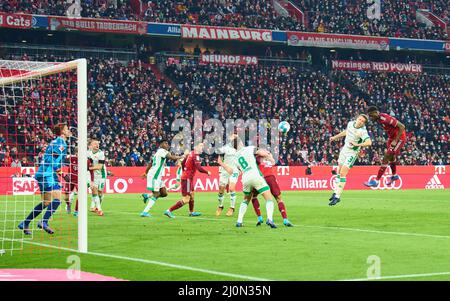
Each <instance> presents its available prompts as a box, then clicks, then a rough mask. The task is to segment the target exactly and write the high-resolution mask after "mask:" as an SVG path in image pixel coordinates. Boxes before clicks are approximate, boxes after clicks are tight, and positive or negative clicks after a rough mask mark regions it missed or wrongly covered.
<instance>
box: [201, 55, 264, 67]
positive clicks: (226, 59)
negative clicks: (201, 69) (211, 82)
mask: <svg viewBox="0 0 450 301" xmlns="http://www.w3.org/2000/svg"><path fill="white" fill-rule="evenodd" d="M200 64H203V65H206V64H219V65H258V58H257V57H256V56H246V55H225V54H202V55H201V56H200Z"/></svg>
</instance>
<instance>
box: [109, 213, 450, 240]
mask: <svg viewBox="0 0 450 301" xmlns="http://www.w3.org/2000/svg"><path fill="white" fill-rule="evenodd" d="M113 213H117V214H129V215H136V216H138V217H139V214H136V213H132V212H118V211H113ZM150 218H151V217H150ZM176 218H184V219H192V220H197V219H199V220H206V221H214V222H229V220H228V219H214V218H204V217H187V216H177V217H176ZM296 226H298V227H305V228H317V229H332V230H342V231H353V232H366V233H375V234H390V235H401V236H417V237H430V238H443V239H450V236H446V235H437V234H426V233H412V232H396V231H382V230H371V229H359V228H346V227H335V226H318V225H303V224H300V225H296Z"/></svg>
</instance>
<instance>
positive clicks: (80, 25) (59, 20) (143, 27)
mask: <svg viewBox="0 0 450 301" xmlns="http://www.w3.org/2000/svg"><path fill="white" fill-rule="evenodd" d="M48 24H49V25H48V26H49V29H50V30H78V31H90V32H109V33H123V34H146V33H147V23H145V22H136V21H118V20H105V19H90V18H67V17H54V16H50V17H48Z"/></svg>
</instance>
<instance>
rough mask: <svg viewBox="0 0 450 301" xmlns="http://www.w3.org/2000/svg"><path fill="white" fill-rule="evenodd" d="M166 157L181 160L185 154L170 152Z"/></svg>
mask: <svg viewBox="0 0 450 301" xmlns="http://www.w3.org/2000/svg"><path fill="white" fill-rule="evenodd" d="M166 158H167V159H169V160H173V161H177V160H180V159H182V158H184V155H183V156H178V155H174V154H171V153H168V154H167V157H166Z"/></svg>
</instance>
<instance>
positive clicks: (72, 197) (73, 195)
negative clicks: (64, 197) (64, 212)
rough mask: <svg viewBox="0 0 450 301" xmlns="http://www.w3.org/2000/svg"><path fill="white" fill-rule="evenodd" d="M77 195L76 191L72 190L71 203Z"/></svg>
mask: <svg viewBox="0 0 450 301" xmlns="http://www.w3.org/2000/svg"><path fill="white" fill-rule="evenodd" d="M76 195H77V193H76V192H75V191H72V192H71V193H70V194H69V202H70V203H72V202H73V200H74V199H75V196H76Z"/></svg>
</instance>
